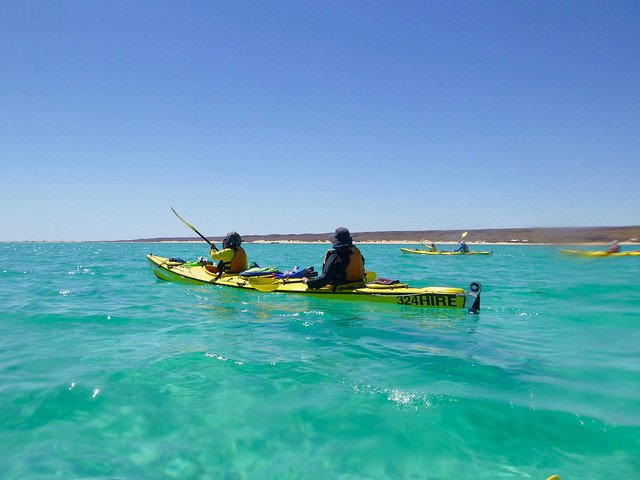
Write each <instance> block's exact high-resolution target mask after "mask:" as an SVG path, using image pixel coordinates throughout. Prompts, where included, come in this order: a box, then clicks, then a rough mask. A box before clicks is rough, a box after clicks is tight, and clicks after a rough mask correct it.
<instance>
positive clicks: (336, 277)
mask: <svg viewBox="0 0 640 480" xmlns="http://www.w3.org/2000/svg"><path fill="white" fill-rule="evenodd" d="M329 240H330V241H331V244H332V245H333V249H332V250H329V251H328V252H327V253H326V254H325V256H324V263H323V265H322V275H320V276H319V277H316V278H308V277H303V278H302V281H303V282H304V283H306V284H307V287H308V288H311V289H318V288H322V287H324V286H325V285H329V284H331V285H340V284H343V283H349V282H358V281H360V280H363V279H364V275H365V271H364V257H363V256H362V254H361V253H360V250H359V249H358V247H356V246H355V245H354V244H353V239H352V238H351V233H349V230H347V229H346V228H344V227H339V228H336V230H335V232H334V233H333V235H331V236H330V237H329Z"/></svg>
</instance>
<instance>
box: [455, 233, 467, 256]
mask: <svg viewBox="0 0 640 480" xmlns="http://www.w3.org/2000/svg"><path fill="white" fill-rule="evenodd" d="M467 233H469V232H464V233H463V234H462V236H461V237H460V240H458V243H456V247H457V246H458V245H460V242H462V240H464V237H466V236H467ZM455 250H456V249H455V248H454V249H453V250H451V251H452V252H455Z"/></svg>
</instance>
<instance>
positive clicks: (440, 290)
mask: <svg viewBox="0 0 640 480" xmlns="http://www.w3.org/2000/svg"><path fill="white" fill-rule="evenodd" d="M147 259H148V260H149V264H150V265H151V269H152V271H153V273H154V274H155V275H156V277H158V278H160V279H161V280H166V281H170V282H179V283H184V284H196V285H202V284H209V285H219V286H224V287H232V288H238V289H242V290H253V291H259V292H264V291H273V292H275V293H290V294H297V295H307V296H314V297H322V298H330V299H344V300H352V301H363V300H364V301H368V302H375V303H391V304H395V305H407V306H412V307H422V308H457V309H467V311H469V312H470V313H477V311H478V309H479V308H480V291H481V290H482V287H481V285H480V284H479V283H477V282H473V283H472V284H471V286H470V287H469V291H465V290H464V289H462V288H449V287H422V288H413V287H409V286H408V285H407V284H395V285H380V284H375V283H372V282H367V283H364V284H363V283H359V284H346V285H339V286H337V287H333V286H327V287H323V288H320V289H315V290H313V289H309V288H308V287H307V285H306V284H305V283H303V282H302V281H300V279H274V278H273V277H267V278H265V277H257V278H255V277H253V278H247V277H242V276H240V275H236V274H225V275H222V276H221V277H219V278H218V276H217V274H215V273H211V272H209V271H208V270H207V268H206V265H200V264H197V263H191V264H189V263H181V262H175V261H171V260H169V259H168V258H164V257H159V256H157V255H151V254H150V255H147ZM265 285H269V286H270V288H269V289H268V290H264V289H263V288H262V287H264V286H265Z"/></svg>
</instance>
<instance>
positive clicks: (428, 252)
mask: <svg viewBox="0 0 640 480" xmlns="http://www.w3.org/2000/svg"><path fill="white" fill-rule="evenodd" d="M400 250H402V253H415V254H417V255H492V254H493V252H467V253H462V252H442V251H435V252H432V251H431V250H421V249H419V248H401V249H400Z"/></svg>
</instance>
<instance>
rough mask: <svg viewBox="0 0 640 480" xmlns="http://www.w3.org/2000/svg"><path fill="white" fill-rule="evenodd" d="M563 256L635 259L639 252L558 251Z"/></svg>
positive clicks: (639, 254)
mask: <svg viewBox="0 0 640 480" xmlns="http://www.w3.org/2000/svg"><path fill="white" fill-rule="evenodd" d="M560 252H561V253H562V254H564V255H570V256H574V257H637V256H640V250H636V251H633V252H616V253H609V252H606V251H604V250H560Z"/></svg>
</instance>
